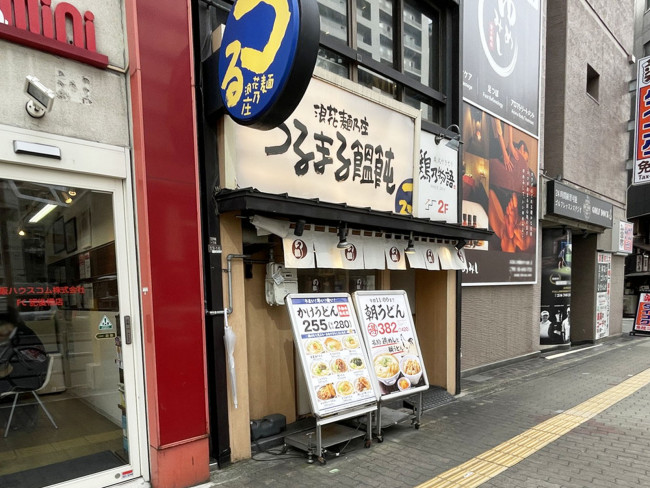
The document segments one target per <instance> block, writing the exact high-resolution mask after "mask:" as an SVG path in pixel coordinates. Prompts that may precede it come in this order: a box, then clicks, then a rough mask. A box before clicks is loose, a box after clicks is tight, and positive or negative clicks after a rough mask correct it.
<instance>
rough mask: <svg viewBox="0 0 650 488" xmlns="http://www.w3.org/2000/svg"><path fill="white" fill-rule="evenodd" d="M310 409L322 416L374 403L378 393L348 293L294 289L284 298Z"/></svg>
mask: <svg viewBox="0 0 650 488" xmlns="http://www.w3.org/2000/svg"><path fill="white" fill-rule="evenodd" d="M285 303H286V304H287V310H288V312H289V317H290V319H291V325H292V328H293V336H294V340H295V343H296V349H297V350H298V355H299V356H300V363H301V365H302V368H303V371H304V373H305V379H306V380H307V385H308V389H309V398H310V400H311V404H312V408H313V412H314V413H315V414H316V415H318V416H320V417H323V416H325V415H329V414H332V413H336V412H340V411H343V410H348V409H351V408H354V407H359V406H362V405H367V404H369V403H375V402H376V401H377V394H376V390H375V386H374V382H373V380H372V379H371V374H370V371H369V362H368V356H367V354H366V350H365V348H364V347H363V339H362V338H361V335H360V332H359V325H358V323H357V318H356V315H355V312H354V307H353V305H352V300H351V298H350V295H348V294H347V293H328V294H325V293H318V294H306V293H296V294H290V295H287V297H286V299H285Z"/></svg>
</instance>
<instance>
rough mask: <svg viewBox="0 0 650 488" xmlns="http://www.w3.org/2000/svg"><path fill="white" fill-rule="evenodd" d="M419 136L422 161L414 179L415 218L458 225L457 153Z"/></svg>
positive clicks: (427, 135) (442, 141)
mask: <svg viewBox="0 0 650 488" xmlns="http://www.w3.org/2000/svg"><path fill="white" fill-rule="evenodd" d="M446 143H447V140H446V139H444V138H443V139H440V140H438V142H436V136H434V135H433V134H430V133H428V132H422V133H421V134H420V159H419V162H418V165H417V167H416V169H415V178H414V179H413V216H414V217H419V218H424V219H429V220H437V221H444V222H447V223H448V224H456V223H458V210H457V209H458V151H457V150H456V149H453V148H451V147H448V146H447V145H446Z"/></svg>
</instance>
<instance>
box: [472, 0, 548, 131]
mask: <svg viewBox="0 0 650 488" xmlns="http://www.w3.org/2000/svg"><path fill="white" fill-rule="evenodd" d="M463 4H464V9H463V45H464V46H466V49H465V50H464V51H463V97H464V98H465V100H467V101H468V102H471V103H472V104H475V105H477V106H479V107H481V108H484V109H485V110H486V111H488V112H490V113H492V114H494V115H496V116H497V117H499V118H502V119H503V120H505V121H507V122H508V123H510V124H512V125H514V126H516V127H519V128H521V129H522V130H524V131H526V132H528V133H530V134H533V135H535V136H537V135H538V132H539V117H538V113H539V108H538V107H539V72H540V71H539V66H540V51H541V50H540V19H541V12H540V2H539V0H527V1H515V0H478V1H467V2H463Z"/></svg>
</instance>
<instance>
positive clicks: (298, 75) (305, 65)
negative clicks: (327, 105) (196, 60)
mask: <svg viewBox="0 0 650 488" xmlns="http://www.w3.org/2000/svg"><path fill="white" fill-rule="evenodd" d="M319 32H320V18H319V14H318V6H317V2H315V1H313V0H264V1H262V0H239V1H237V2H235V5H234V7H233V9H232V10H231V12H230V15H229V16H228V20H227V21H226V27H225V31H224V36H223V40H222V42H221V49H220V52H219V62H218V72H219V76H218V80H219V90H220V93H221V99H222V100H223V102H224V105H225V108H226V111H227V112H228V114H229V115H230V116H231V117H232V118H233V120H234V121H235V122H237V123H238V124H241V125H246V126H250V127H255V128H258V129H264V130H268V129H272V128H274V127H277V126H278V125H280V124H281V123H282V122H284V120H285V119H286V118H287V117H288V116H289V115H290V114H291V113H292V112H293V111H294V109H295V108H296V107H297V106H298V103H300V100H301V99H302V96H303V95H304V93H305V90H306V89H307V85H308V84H309V80H310V79H311V75H312V73H313V71H314V66H315V64H316V55H317V54H318V40H319Z"/></svg>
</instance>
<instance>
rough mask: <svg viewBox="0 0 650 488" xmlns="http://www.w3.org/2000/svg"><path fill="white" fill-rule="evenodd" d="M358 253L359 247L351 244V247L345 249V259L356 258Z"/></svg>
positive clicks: (352, 259)
mask: <svg viewBox="0 0 650 488" xmlns="http://www.w3.org/2000/svg"><path fill="white" fill-rule="evenodd" d="M357 255H358V252H357V248H356V246H355V245H354V244H351V245H350V247H348V248H347V249H346V250H345V259H347V260H348V261H354V260H356V259H357Z"/></svg>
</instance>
